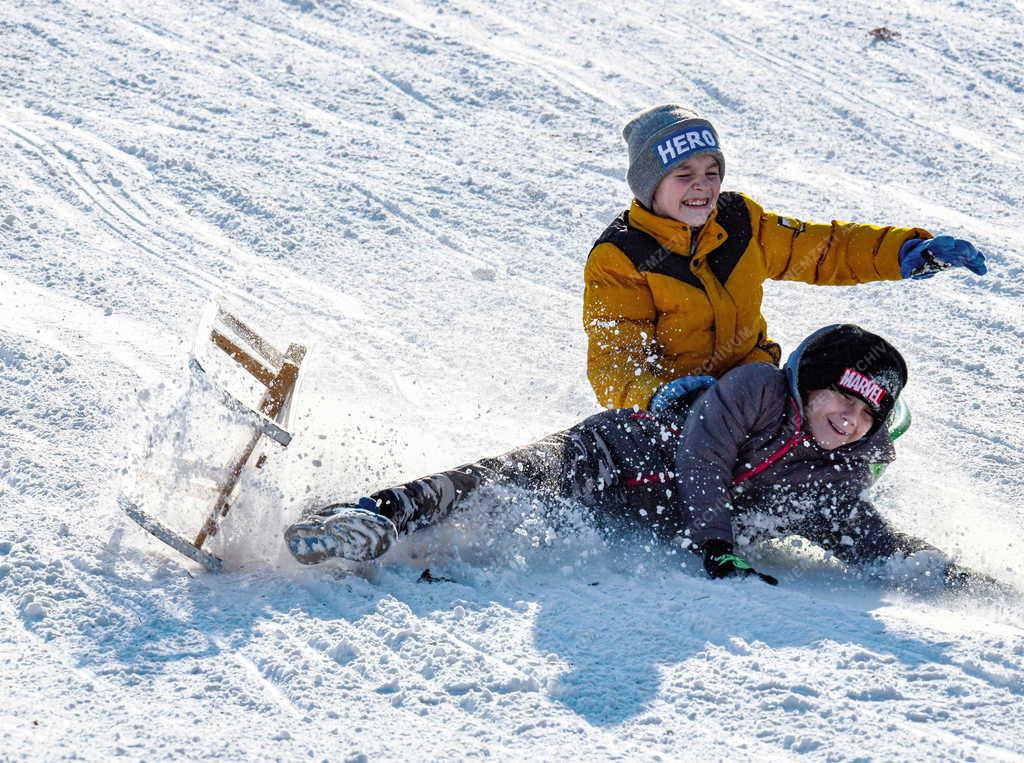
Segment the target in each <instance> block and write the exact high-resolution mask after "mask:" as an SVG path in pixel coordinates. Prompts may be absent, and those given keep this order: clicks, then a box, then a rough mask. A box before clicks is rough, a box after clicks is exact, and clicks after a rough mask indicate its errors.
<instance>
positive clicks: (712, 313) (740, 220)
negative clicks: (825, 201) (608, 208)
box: [583, 104, 985, 408]
mask: <svg viewBox="0 0 1024 763" xmlns="http://www.w3.org/2000/svg"><path fill="white" fill-rule="evenodd" d="M622 135H623V137H624V138H625V140H626V143H627V144H628V146H629V171H628V172H627V175H626V179H627V182H628V183H629V187H630V189H631V190H632V191H633V194H634V196H635V197H636V198H635V199H634V200H633V203H632V205H631V206H630V208H629V209H628V210H626V211H624V212H623V213H622V214H620V215H619V216H618V217H617V218H616V219H615V220H614V221H613V222H612V223H611V225H609V226H608V228H607V229H606V230H605V231H604V233H602V234H601V236H600V238H598V240H597V241H596V242H595V244H594V247H593V249H592V250H591V252H590V256H589V257H588V259H587V265H586V270H585V275H584V278H585V282H586V286H585V291H584V298H583V320H584V327H585V329H586V332H587V335H588V338H589V349H588V358H587V374H588V377H589V379H590V383H591V385H592V386H593V388H594V392H595V393H596V394H597V399H598V401H599V402H600V403H601V405H603V406H605V407H608V408H630V407H633V406H639V407H641V408H646V407H647V406H648V404H649V403H650V402H651V398H652V396H653V395H655V394H656V393H660V394H661V395H662V396H665V395H669V396H671V395H672V387H671V386H669V385H670V384H671V383H672V382H673V381H674V380H677V379H680V377H692V376H713V377H720V376H721V375H722V374H724V373H725V372H726V371H728V370H729V369H731V368H734V367H736V366H739V365H742V364H745V363H753V362H756V361H766V362H769V363H772V364H774V365H778V363H779V357H780V350H779V346H778V345H777V344H776V343H775V342H773V341H772V340H771V339H770V338H769V336H768V332H767V326H766V324H765V319H764V316H763V315H762V314H761V298H762V285H763V283H764V281H765V280H766V279H769V278H771V279H775V280H784V281H803V282H805V283H812V284H822V285H850V284H859V283H866V282H868V281H881V280H898V279H900V278H928V277H931V276H932V275H934V274H935V273H936V272H938V271H940V270H944V269H945V268H948V267H951V266H963V267H967V268H969V269H970V270H972V271H973V272H975V273H978V274H979V275H982V274H984V273H985V260H984V256H983V255H982V254H981V253H980V252H979V251H978V250H977V249H975V248H974V246H973V245H972V244H970V243H969V242H967V241H963V240H959V239H954V238H952V237H950V236H938V237H934V238H933V237H932V234H931V233H929V232H928V231H926V230H923V229H921V228H894V227H880V226H876V225H860V224H856V223H844V222H839V221H833V222H832V223H831V224H818V223H810V222H801V221H800V220H796V219H793V218H789V217H783V216H781V215H777V214H774V213H772V212H766V211H765V210H764V209H763V208H762V207H761V206H760V205H758V204H757V202H755V201H753V200H752V199H750V198H748V197H747V196H744V195H743V194H741V193H735V192H725V193H722V192H721V186H722V176H723V175H724V173H725V157H724V156H723V154H722V149H721V144H720V142H719V139H718V133H717V132H716V131H715V128H714V126H713V125H712V124H711V123H710V122H709V121H708V120H706V119H704V118H702V117H701V116H700V115H699V114H697V113H696V112H694V111H692V110H691V109H688V108H686V107H685V106H679V105H672V104H669V105H664V106H657V107H655V108H652V109H649V110H647V111H645V112H643V113H641V114H639V115H638V116H636V117H635V118H633V119H632V120H630V121H629V122H628V123H627V124H626V126H625V127H624V128H623V131H622ZM686 384H687V382H686V381H685V380H684V381H681V382H679V383H677V385H676V386H677V387H678V386H680V385H681V386H682V390H681V391H683V392H685V391H686Z"/></svg>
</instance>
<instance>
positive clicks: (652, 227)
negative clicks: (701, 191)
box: [629, 199, 725, 255]
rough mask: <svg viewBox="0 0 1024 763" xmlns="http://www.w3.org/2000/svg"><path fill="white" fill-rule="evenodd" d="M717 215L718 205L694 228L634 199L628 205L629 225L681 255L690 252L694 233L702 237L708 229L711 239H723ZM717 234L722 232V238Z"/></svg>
mask: <svg viewBox="0 0 1024 763" xmlns="http://www.w3.org/2000/svg"><path fill="white" fill-rule="evenodd" d="M717 216H718V207H717V206H716V207H715V209H713V210H712V212H711V214H710V215H709V216H708V219H707V222H705V223H704V225H702V226H700V227H699V228H695V227H692V226H690V225H687V224H686V223H681V222H679V221H678V220H673V219H672V218H670V217H662V216H661V215H656V214H654V212H652V211H651V210H649V209H647V207H645V206H644V205H643V204H641V203H640V202H639V201H637V200H636V199H633V203H632V204H630V206H629V225H630V227H632V228H636V229H638V230H641V231H643V232H644V233H647V234H649V235H651V236H654V238H655V239H657V241H658V243H659V244H661V245H662V246H663V247H665V248H666V249H670V250H672V251H673V252H676V253H678V254H683V255H689V254H690V247H691V240H692V238H691V237H692V236H694V235H696V236H697V237H698V239H699V238H702V237H703V235H702V234H703V233H704V232H705V231H708V232H710V233H712V234H714V235H712V240H717V241H718V242H721V241H722V240H723V238H724V233H725V231H724V229H723V228H722V226H720V225H719V224H718V222H717V221H716V220H715V218H716V217H717ZM718 234H723V236H722V238H718Z"/></svg>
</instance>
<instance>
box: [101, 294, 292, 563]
mask: <svg viewBox="0 0 1024 763" xmlns="http://www.w3.org/2000/svg"><path fill="white" fill-rule="evenodd" d="M211 324H212V327H211V328H210V331H209V335H208V336H206V337H204V336H200V338H199V341H200V342H205V341H209V342H211V343H212V344H213V345H214V347H216V348H217V349H218V350H220V351H222V352H224V353H225V354H226V355H227V356H228V357H229V358H230V359H231V360H233V361H234V362H235V363H237V364H238V365H239V366H241V367H242V368H243V369H244V370H245V371H246V372H247V373H248V374H250V375H251V376H252V377H253V378H254V379H255V380H256V381H257V382H259V384H260V385H262V387H264V388H265V391H264V392H263V395H262V397H261V398H260V401H259V403H258V405H257V406H256V408H255V410H254V409H252V408H250V407H249V406H247V405H246V404H245V403H243V402H242V401H241V400H239V399H238V398H237V397H235V396H234V395H232V394H231V393H230V392H228V391H227V390H225V389H223V388H221V387H220V386H219V385H217V384H216V382H214V381H213V380H212V379H210V380H209V382H210V383H211V384H213V385H214V386H216V387H217V389H218V391H219V392H220V394H221V397H222V400H223V402H224V404H225V405H226V406H227V407H228V408H229V409H231V410H232V411H233V412H234V413H235V414H236V415H237V416H238V417H239V418H240V419H241V420H243V421H245V422H246V423H247V424H250V425H251V430H252V431H251V434H250V435H249V438H248V440H247V441H246V442H245V445H244V446H243V447H242V448H241V449H240V450H239V451H238V452H237V455H236V456H235V457H234V458H233V459H232V460H231V461H230V462H229V464H228V466H227V469H226V470H225V472H226V474H227V477H226V478H225V479H224V481H223V482H222V483H221V484H220V485H219V486H218V488H217V494H216V498H215V499H214V501H213V504H212V506H211V507H210V509H209V512H208V514H207V517H206V521H205V522H203V524H202V526H201V527H200V528H199V529H198V532H197V533H196V536H195V537H194V538H193V539H191V540H189V539H188V538H186V537H183V536H182V535H180V534H179V533H177V532H175V531H174V530H171V529H170V528H169V527H167V526H166V525H164V524H163V523H161V522H160V521H158V520H157V519H155V518H154V517H152V516H150V515H149V514H147V513H146V512H144V511H143V510H142V509H141V508H140V507H139V506H138V505H137V504H136V503H135V502H133V501H132V500H130V499H129V498H127V497H126V496H124V495H121V496H120V497H119V498H118V504H119V505H120V507H121V509H122V510H123V511H124V512H125V513H126V514H127V515H128V516H129V517H131V518H132V519H133V520H134V521H135V522H137V523H138V524H139V525H140V526H141V527H142V528H143V529H144V530H146V531H147V532H149V533H151V534H152V535H153V536H155V537H156V538H159V539H160V540H162V541H163V542H164V543H166V544H167V545H169V546H170V547H171V548H173V549H174V550H175V551H178V552H179V553H181V554H184V555H185V556H187V557H188V558H189V559H192V560H193V561H196V562H199V564H201V565H203V566H204V567H205V568H206V569H208V570H210V571H211V572H219V571H220V570H221V569H223V566H224V563H223V560H221V559H220V558H218V557H217V556H215V555H214V554H212V553H210V552H209V551H207V550H205V549H204V548H203V544H205V543H206V542H207V541H208V540H209V539H210V538H212V537H213V536H214V535H216V534H217V531H218V528H219V525H220V521H221V519H223V518H224V517H225V516H226V515H227V513H228V511H230V509H231V501H232V498H233V494H234V493H235V489H236V488H237V487H238V483H239V480H240V479H241V477H242V474H243V472H244V471H245V468H246V466H247V465H248V464H249V461H250V459H251V458H252V455H253V452H254V451H255V450H256V447H257V445H258V444H259V442H260V439H261V438H262V437H264V436H266V437H269V438H271V439H272V440H274V441H275V442H277V443H278V444H279V445H281V446H282V447H287V445H288V444H289V443H290V442H291V439H292V436H291V434H290V433H289V432H288V431H287V430H286V429H285V428H284V427H285V426H287V418H288V411H289V408H290V404H291V402H292V399H293V397H294V393H295V388H296V383H297V382H298V378H299V367H300V366H301V364H302V360H303V358H304V357H305V355H306V348H305V347H303V346H302V345H299V344H289V345H288V349H287V350H285V351H284V352H283V353H282V352H280V351H278V350H277V349H276V348H274V347H272V346H271V345H270V344H269V343H268V342H267V341H266V340H264V339H263V337H261V336H260V335H259V334H257V333H256V332H255V331H254V330H253V329H251V328H250V327H249V326H247V325H246V324H245V323H243V322H242V321H241V320H239V319H238V318H237V317H235V316H234V315H232V314H230V313H228V312H226V311H225V310H224V309H223V308H222V307H220V306H219V305H217V306H216V314H215V316H214V317H213V320H212V321H211ZM204 325H205V323H204ZM204 333H205V332H204ZM189 367H190V369H191V371H192V372H193V373H194V374H196V375H197V376H201V377H205V376H206V371H205V369H204V368H203V367H202V365H201V364H200V362H199V360H198V358H196V357H193V358H192V359H191V360H190V361H189ZM264 461H265V456H262V455H261V456H260V457H259V458H258V459H257V460H256V463H255V464H254V467H255V468H257V469H259V468H260V467H262V466H263V462H264Z"/></svg>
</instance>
